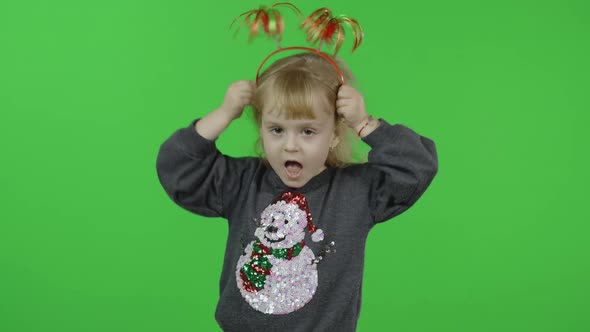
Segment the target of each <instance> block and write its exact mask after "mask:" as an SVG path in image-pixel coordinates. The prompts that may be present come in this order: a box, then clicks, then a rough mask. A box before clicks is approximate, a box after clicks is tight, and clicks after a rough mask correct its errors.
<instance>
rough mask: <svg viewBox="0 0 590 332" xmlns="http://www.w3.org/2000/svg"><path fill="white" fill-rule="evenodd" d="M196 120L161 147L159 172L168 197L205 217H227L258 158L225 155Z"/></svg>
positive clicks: (253, 169)
mask: <svg viewBox="0 0 590 332" xmlns="http://www.w3.org/2000/svg"><path fill="white" fill-rule="evenodd" d="M197 121H199V119H196V120H194V121H192V122H191V124H190V125H189V126H187V127H185V128H181V129H178V130H177V131H176V132H174V133H173V134H172V135H171V136H170V137H169V138H168V139H166V140H165V141H164V143H162V145H161V146H160V149H159V152H158V157H157V161H156V171H157V175H158V179H159V181H160V184H161V185H162V187H163V188H164V190H165V191H166V193H167V194H168V196H169V197H170V198H171V199H172V200H173V201H174V202H175V203H176V204H177V205H179V206H180V207H182V208H184V209H186V210H189V211H191V212H193V213H196V214H199V215H202V216H206V217H223V218H226V219H227V215H228V209H229V204H231V202H232V200H233V199H235V197H236V196H237V195H238V193H239V190H240V188H241V185H242V184H243V183H247V181H249V180H251V178H252V176H253V173H254V171H255V168H256V166H257V164H258V163H257V160H256V158H233V157H230V156H226V155H224V154H222V153H221V152H220V151H219V150H218V149H217V147H216V146H215V141H210V140H208V139H206V138H204V137H202V136H201V135H199V133H198V132H197V131H196V129H195V127H194V125H195V123H196V122H197Z"/></svg>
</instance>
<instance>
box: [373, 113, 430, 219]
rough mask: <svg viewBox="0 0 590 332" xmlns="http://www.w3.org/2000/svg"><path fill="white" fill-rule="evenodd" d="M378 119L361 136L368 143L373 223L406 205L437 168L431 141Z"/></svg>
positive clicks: (420, 194)
mask: <svg viewBox="0 0 590 332" xmlns="http://www.w3.org/2000/svg"><path fill="white" fill-rule="evenodd" d="M379 121H380V125H379V127H377V128H376V129H375V130H374V131H373V132H372V133H371V134H369V135H367V136H365V137H364V138H363V141H364V142H365V143H367V144H368V145H369V146H370V147H371V150H370V151H369V158H368V170H369V171H368V174H367V175H368V177H369V181H370V193H369V204H370V209H371V211H372V212H371V213H372V215H373V222H374V223H378V222H383V221H386V220H389V219H391V218H393V217H395V216H397V215H399V214H401V213H402V212H404V211H406V210H407V209H409V208H410V207H411V206H412V205H413V204H414V203H416V201H417V200H418V199H419V198H420V196H422V194H423V193H424V192H425V191H426V188H428V186H429V185H430V183H431V182H432V180H433V179H434V177H435V175H436V173H437V172H438V157H437V152H436V146H435V143H434V141H432V140H431V139H429V138H427V137H424V136H421V135H419V134H418V133H416V132H415V131H413V130H412V129H410V128H408V127H406V126H404V125H402V124H395V125H390V124H389V123H388V122H387V121H385V120H384V119H379Z"/></svg>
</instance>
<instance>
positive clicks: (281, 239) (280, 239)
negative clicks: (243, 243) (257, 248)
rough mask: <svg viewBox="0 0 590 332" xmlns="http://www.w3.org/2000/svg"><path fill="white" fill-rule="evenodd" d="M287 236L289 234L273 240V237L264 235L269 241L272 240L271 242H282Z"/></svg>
mask: <svg viewBox="0 0 590 332" xmlns="http://www.w3.org/2000/svg"><path fill="white" fill-rule="evenodd" d="M286 237H287V236H283V237H281V238H278V239H276V240H273V239H269V238H268V236H266V235H265V236H264V238H265V239H266V240H267V241H268V242H270V243H277V242H281V241H283V240H284V239H285V238H286Z"/></svg>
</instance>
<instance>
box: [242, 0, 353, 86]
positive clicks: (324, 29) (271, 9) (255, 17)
mask: <svg viewBox="0 0 590 332" xmlns="http://www.w3.org/2000/svg"><path fill="white" fill-rule="evenodd" d="M281 6H286V7H289V8H291V9H292V10H293V11H295V12H296V13H297V14H298V17H301V11H299V9H298V8H297V7H295V5H293V4H291V3H289V2H279V3H275V4H273V5H272V6H265V5H261V6H260V8H258V9H253V10H249V11H247V12H245V13H242V14H240V15H238V16H237V17H236V18H234V20H233V21H232V23H231V25H230V29H231V28H232V26H233V25H234V23H235V22H236V20H238V19H239V18H240V17H242V16H245V17H244V19H243V21H242V23H240V25H239V26H238V28H237V30H236V34H237V31H238V30H239V29H240V28H241V27H242V26H243V25H244V24H246V25H247V26H248V27H249V28H250V36H249V41H252V39H253V38H254V37H255V36H256V35H257V34H258V30H259V28H260V26H262V28H263V30H264V33H266V34H267V35H268V37H269V38H271V39H274V40H275V41H276V43H277V50H275V51H273V52H271V53H270V54H269V55H267V56H266V57H265V58H264V60H262V63H261V64H260V65H259V66H258V70H257V71H256V83H258V77H259V75H260V70H261V69H262V66H263V65H264V64H265V63H266V61H267V60H268V59H269V58H270V57H271V56H273V55H275V54H277V53H279V52H283V51H289V50H303V51H308V52H312V53H315V54H317V55H319V56H321V57H323V58H324V59H326V60H327V61H328V62H329V63H330V64H331V65H332V66H333V67H334V69H336V72H337V73H338V76H339V77H340V82H341V83H342V84H344V83H345V81H344V75H343V74H342V70H340V67H338V65H337V64H336V62H335V61H334V59H332V58H331V57H330V56H329V55H327V54H326V53H324V52H322V51H321V48H322V46H323V44H327V45H332V44H334V50H333V54H332V57H335V56H336V54H337V53H338V50H339V49H340V46H341V45H342V42H343V41H344V37H345V34H344V26H343V25H344V24H347V25H349V26H350V27H351V28H352V30H353V32H354V45H353V47H352V50H351V51H350V52H351V53H352V52H354V51H355V50H356V49H357V48H358V47H359V45H360V44H361V42H362V40H363V36H364V34H363V29H362V27H361V25H360V24H359V23H358V22H357V21H356V20H355V19H353V18H351V17H348V16H346V15H338V16H332V12H331V11H330V9H328V8H326V7H323V8H320V9H318V10H316V11H314V12H313V13H312V14H311V15H309V16H308V17H307V19H306V20H305V21H304V22H303V23H302V24H301V26H300V28H302V29H304V31H305V33H306V34H307V39H306V41H307V42H308V43H310V44H311V45H312V46H315V45H316V44H318V47H317V49H314V48H311V47H307V46H291V47H285V48H282V47H281V44H280V42H281V39H282V37H283V31H284V22H283V17H282V15H281V14H280V12H279V10H278V7H281ZM234 36H235V35H234ZM334 39H335V40H334Z"/></svg>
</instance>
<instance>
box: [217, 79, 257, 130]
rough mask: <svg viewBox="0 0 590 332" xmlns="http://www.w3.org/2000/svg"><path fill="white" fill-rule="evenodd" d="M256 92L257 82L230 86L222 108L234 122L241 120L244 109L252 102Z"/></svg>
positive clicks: (241, 82) (245, 82)
mask: <svg viewBox="0 0 590 332" xmlns="http://www.w3.org/2000/svg"><path fill="white" fill-rule="evenodd" d="M254 90H256V82H254V81H246V80H242V81H237V82H234V83H232V84H230V86H229V87H228V88H227V91H226V93H225V97H224V98H223V104H222V105H221V108H222V109H223V110H224V112H227V113H228V116H229V117H230V118H231V119H232V120H234V119H237V118H239V117H240V116H242V112H243V111H244V107H246V105H250V103H251V102H252V97H253V96H254Z"/></svg>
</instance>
